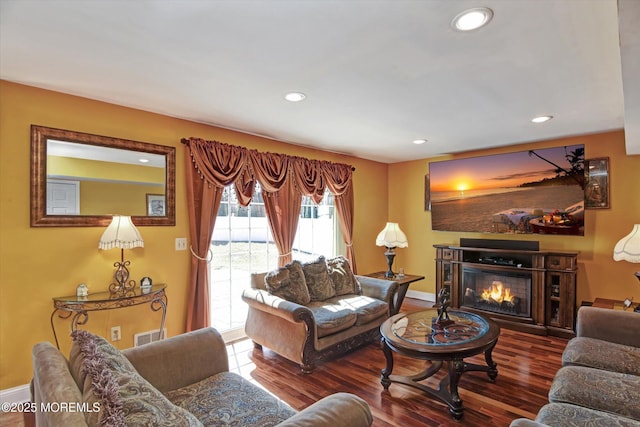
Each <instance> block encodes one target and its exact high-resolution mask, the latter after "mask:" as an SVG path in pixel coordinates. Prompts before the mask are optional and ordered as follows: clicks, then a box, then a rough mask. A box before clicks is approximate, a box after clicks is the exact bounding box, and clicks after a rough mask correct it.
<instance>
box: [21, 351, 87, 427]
mask: <svg viewBox="0 0 640 427" xmlns="http://www.w3.org/2000/svg"><path fill="white" fill-rule="evenodd" d="M32 356H33V380H32V381H31V401H32V402H33V403H35V404H36V408H37V409H38V410H37V411H36V413H35V417H36V419H35V422H36V424H37V425H38V427H48V426H52V427H53V426H70V427H81V426H82V427H85V426H86V425H87V422H86V421H85V418H84V414H83V413H82V412H80V411H40V408H41V404H44V405H47V404H54V405H58V404H59V403H60V402H67V403H69V404H73V403H77V404H78V405H81V404H82V403H83V397H82V392H81V391H80V389H79V388H78V385H77V384H76V382H75V380H74V379H73V377H72V376H71V373H70V372H69V363H68V362H67V359H65V357H64V356H63V355H62V353H60V350H58V349H57V348H55V347H54V346H53V345H52V344H51V343H49V342H41V343H37V344H36V345H35V346H34V347H33V350H32Z"/></svg>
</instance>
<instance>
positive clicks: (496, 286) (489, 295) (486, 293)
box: [482, 280, 514, 303]
mask: <svg viewBox="0 0 640 427" xmlns="http://www.w3.org/2000/svg"><path fill="white" fill-rule="evenodd" d="M513 298H514V296H513V295H511V289H509V288H505V287H504V284H502V282H500V281H498V280H494V281H493V282H492V283H491V288H489V289H484V290H483V291H482V299H483V300H485V301H495V302H497V303H501V302H505V301H506V302H513Z"/></svg>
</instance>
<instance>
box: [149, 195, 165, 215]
mask: <svg viewBox="0 0 640 427" xmlns="http://www.w3.org/2000/svg"><path fill="white" fill-rule="evenodd" d="M166 215H167V214H166V199H165V196H164V194H149V193H147V216H166Z"/></svg>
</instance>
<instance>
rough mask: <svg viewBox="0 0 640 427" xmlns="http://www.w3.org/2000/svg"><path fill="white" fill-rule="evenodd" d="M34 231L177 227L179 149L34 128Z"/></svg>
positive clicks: (32, 219)
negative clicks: (127, 224) (113, 222)
mask: <svg viewBox="0 0 640 427" xmlns="http://www.w3.org/2000/svg"><path fill="white" fill-rule="evenodd" d="M31 143H32V146H31V148H32V159H31V167H32V174H31V177H32V198H31V202H32V203H31V204H32V206H31V225H32V226H65V225H70V226H77V225H96V226H97V225H107V224H108V222H109V220H110V218H111V216H112V215H114V214H119V215H128V216H131V217H132V219H133V221H134V223H135V224H136V225H175V148H173V147H167V146H162V145H156V144H149V143H144V142H138V141H130V140H123V139H117V138H110V137H103V136H98V135H91V134H85V133H80V132H73V131H66V130H61V129H53V128H46V127H43V126H35V125H34V126H32V141H31Z"/></svg>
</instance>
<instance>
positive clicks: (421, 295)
mask: <svg viewBox="0 0 640 427" xmlns="http://www.w3.org/2000/svg"><path fill="white" fill-rule="evenodd" d="M406 297H407V298H415V299H421V300H424V301H429V302H435V301H436V294H432V293H431V292H422V291H412V290H411V289H409V290H408V291H407V295H406Z"/></svg>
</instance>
